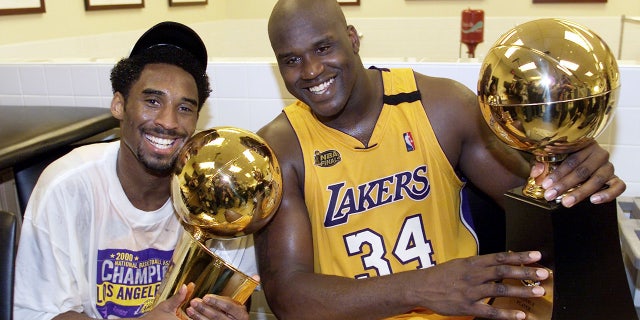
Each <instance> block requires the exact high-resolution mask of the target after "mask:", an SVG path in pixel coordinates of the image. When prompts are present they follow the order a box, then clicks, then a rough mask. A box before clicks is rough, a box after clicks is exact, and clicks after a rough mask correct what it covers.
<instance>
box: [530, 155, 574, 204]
mask: <svg viewBox="0 0 640 320" xmlns="http://www.w3.org/2000/svg"><path fill="white" fill-rule="evenodd" d="M566 157H567V155H566V154H545V155H536V161H538V162H541V163H543V164H544V171H543V172H542V174H540V175H539V176H537V177H536V178H533V177H529V178H528V179H527V184H526V185H525V186H524V187H523V188H522V194H524V195H525V196H527V197H529V198H533V199H537V200H541V199H544V191H545V190H544V188H542V181H543V180H544V179H545V178H546V177H548V176H549V174H551V172H553V171H554V170H555V169H556V168H557V167H558V165H559V164H560V162H562V160H564V159H565V158H566Z"/></svg>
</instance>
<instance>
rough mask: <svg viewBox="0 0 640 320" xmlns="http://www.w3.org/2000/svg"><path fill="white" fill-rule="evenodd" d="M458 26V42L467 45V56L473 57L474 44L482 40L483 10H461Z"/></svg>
mask: <svg viewBox="0 0 640 320" xmlns="http://www.w3.org/2000/svg"><path fill="white" fill-rule="evenodd" d="M460 27H461V28H460V42H462V43H464V44H466V45H467V54H469V58H474V57H475V55H476V54H475V51H476V46H477V45H478V43H480V42H482V41H484V11H483V10H475V9H466V10H462V23H461V25H460Z"/></svg>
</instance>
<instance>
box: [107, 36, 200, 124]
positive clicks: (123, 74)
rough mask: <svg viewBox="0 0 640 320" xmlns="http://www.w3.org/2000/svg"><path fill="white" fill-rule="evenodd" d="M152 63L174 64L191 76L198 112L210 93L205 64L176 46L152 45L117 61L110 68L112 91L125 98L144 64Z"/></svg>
mask: <svg viewBox="0 0 640 320" xmlns="http://www.w3.org/2000/svg"><path fill="white" fill-rule="evenodd" d="M152 63H166V64H171V65H175V66H178V67H180V68H182V69H184V70H185V71H187V72H188V73H189V74H191V75H192V76H193V78H194V79H195V81H196V86H197V87H198V112H200V110H201V109H202V106H203V105H204V102H205V101H206V100H207V98H209V95H210V94H211V87H210V85H209V77H208V76H207V72H206V66H202V65H201V64H200V62H199V61H198V59H196V57H194V56H193V55H192V54H191V53H189V52H187V51H185V50H182V49H181V48H179V47H176V46H171V45H165V46H153V47H150V48H147V49H145V50H143V51H142V52H140V53H137V54H136V55H132V56H131V57H128V58H123V59H121V60H120V61H118V63H117V64H116V65H115V66H114V67H113V69H111V77H110V79H111V88H112V90H113V93H116V92H120V93H121V94H122V95H123V96H124V98H125V100H126V99H127V98H128V97H129V91H130V90H131V86H133V83H134V82H136V81H137V80H138V79H139V78H140V74H141V73H142V70H144V68H145V66H146V65H148V64H152Z"/></svg>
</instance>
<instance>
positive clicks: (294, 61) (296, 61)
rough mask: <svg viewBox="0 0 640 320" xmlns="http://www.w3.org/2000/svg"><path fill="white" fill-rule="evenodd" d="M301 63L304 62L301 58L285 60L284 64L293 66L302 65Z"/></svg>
mask: <svg viewBox="0 0 640 320" xmlns="http://www.w3.org/2000/svg"><path fill="white" fill-rule="evenodd" d="M300 61H302V59H301V58H300V57H290V58H287V59H285V60H284V64H286V65H292V64H296V63H300Z"/></svg>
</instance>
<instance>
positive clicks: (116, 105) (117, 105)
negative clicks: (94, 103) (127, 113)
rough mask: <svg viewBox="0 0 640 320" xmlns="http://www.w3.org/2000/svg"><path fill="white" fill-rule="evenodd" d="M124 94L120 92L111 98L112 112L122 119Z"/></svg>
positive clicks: (115, 116)
mask: <svg viewBox="0 0 640 320" xmlns="http://www.w3.org/2000/svg"><path fill="white" fill-rule="evenodd" d="M124 104H125V99H124V96H123V95H122V94H121V93H120V92H116V93H114V94H113V98H112V99H111V114H112V115H113V117H114V118H116V119H118V120H122V119H123V118H124Z"/></svg>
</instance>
